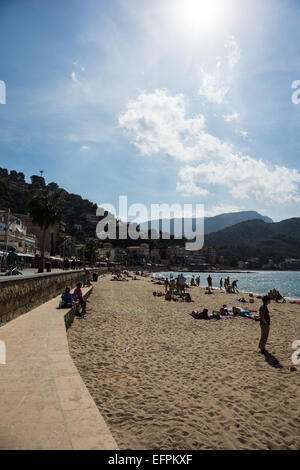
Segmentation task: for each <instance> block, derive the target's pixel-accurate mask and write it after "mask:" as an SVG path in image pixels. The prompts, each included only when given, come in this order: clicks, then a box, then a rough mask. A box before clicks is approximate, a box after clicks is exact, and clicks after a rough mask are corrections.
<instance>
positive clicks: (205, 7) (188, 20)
mask: <svg viewBox="0 0 300 470" xmlns="http://www.w3.org/2000/svg"><path fill="white" fill-rule="evenodd" d="M224 3H225V2H224V0H180V1H179V2H178V10H177V15H176V16H178V21H181V22H183V23H184V26H185V27H186V28H190V29H197V28H199V29H202V30H216V29H217V28H218V26H220V25H221V23H222V20H223V19H224V15H225V8H224Z"/></svg>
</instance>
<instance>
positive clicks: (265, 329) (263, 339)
mask: <svg viewBox="0 0 300 470" xmlns="http://www.w3.org/2000/svg"><path fill="white" fill-rule="evenodd" d="M262 300H263V305H262V306H261V307H260V309H259V321H260V328H261V336H260V341H259V345H258V347H259V349H260V352H261V353H262V354H263V353H265V352H266V344H267V340H268V336H269V331H270V322H271V319H270V313H269V309H268V305H269V303H270V302H271V299H270V297H269V296H268V295H265V296H264V297H263V299H262Z"/></svg>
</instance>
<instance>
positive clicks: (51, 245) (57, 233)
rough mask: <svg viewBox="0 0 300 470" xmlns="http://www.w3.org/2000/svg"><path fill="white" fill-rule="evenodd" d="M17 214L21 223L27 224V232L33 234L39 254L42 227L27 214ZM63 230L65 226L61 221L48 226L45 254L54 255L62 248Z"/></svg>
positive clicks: (63, 241)
mask: <svg viewBox="0 0 300 470" xmlns="http://www.w3.org/2000/svg"><path fill="white" fill-rule="evenodd" d="M17 216H18V217H19V218H20V220H22V222H23V224H25V225H26V226H27V228H28V230H29V232H30V233H32V234H34V235H35V237H36V250H37V254H40V251H41V248H42V229H41V228H40V227H39V226H38V225H35V224H34V223H33V222H32V220H31V218H30V216H29V215H23V214H17ZM65 231H66V226H65V224H64V223H62V222H61V223H59V224H56V225H53V226H51V227H49V228H48V230H47V234H46V246H45V255H46V256H54V255H55V254H56V253H60V252H61V251H62V250H63V245H64V243H65V240H64V237H63V236H62V234H64V233H65Z"/></svg>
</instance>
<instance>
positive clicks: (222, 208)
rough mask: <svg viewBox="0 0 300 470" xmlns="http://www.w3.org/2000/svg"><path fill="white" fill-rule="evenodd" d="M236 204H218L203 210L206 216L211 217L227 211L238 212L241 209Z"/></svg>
mask: <svg viewBox="0 0 300 470" xmlns="http://www.w3.org/2000/svg"><path fill="white" fill-rule="evenodd" d="M242 210H243V209H241V208H240V207H238V206H234V205H232V204H220V205H218V206H212V207H211V209H210V210H208V211H205V215H206V216H207V217H213V216H215V215H219V214H226V213H228V212H239V211H242Z"/></svg>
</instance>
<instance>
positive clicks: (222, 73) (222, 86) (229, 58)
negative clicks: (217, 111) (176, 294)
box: [198, 36, 241, 104]
mask: <svg viewBox="0 0 300 470" xmlns="http://www.w3.org/2000/svg"><path fill="white" fill-rule="evenodd" d="M224 48H225V49H226V52H227V54H226V55H225V56H224V57H223V58H221V57H217V59H216V68H215V70H214V72H210V73H209V72H205V71H204V70H202V81H201V85H200V88H199V90H198V94H199V96H203V97H204V98H205V99H206V100H207V101H208V102H210V103H216V104H221V103H223V101H224V98H225V96H226V95H227V93H228V91H229V90H230V86H229V83H230V81H231V79H232V78H231V76H230V72H231V70H232V69H233V68H234V67H235V66H236V64H237V63H238V61H239V60H240V56H241V52H240V49H239V46H238V44H237V42H236V40H235V38H234V36H230V37H229V38H228V40H227V41H226V42H225V44H224Z"/></svg>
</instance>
